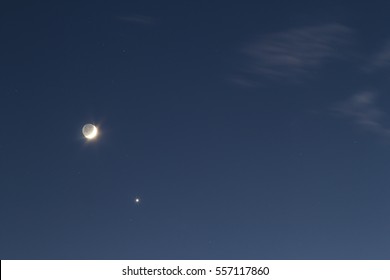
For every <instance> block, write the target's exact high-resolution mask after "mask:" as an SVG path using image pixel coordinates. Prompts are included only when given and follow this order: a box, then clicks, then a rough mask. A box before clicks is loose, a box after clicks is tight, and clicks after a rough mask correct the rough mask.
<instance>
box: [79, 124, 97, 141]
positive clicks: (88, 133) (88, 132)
mask: <svg viewBox="0 0 390 280" xmlns="http://www.w3.org/2000/svg"><path fill="white" fill-rule="evenodd" d="M82 131H83V135H84V137H85V138H87V139H88V140H90V139H94V138H95V137H96V136H97V134H98V129H97V127H96V126H94V125H93V124H90V123H88V124H86V125H84V126H83V130H82Z"/></svg>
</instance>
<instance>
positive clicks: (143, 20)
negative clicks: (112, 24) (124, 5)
mask: <svg viewBox="0 0 390 280" xmlns="http://www.w3.org/2000/svg"><path fill="white" fill-rule="evenodd" d="M118 19H119V20H121V21H125V22H131V23H137V24H144V25H150V24H153V23H154V20H153V18H152V17H149V16H143V15H131V16H120V17H118Z"/></svg>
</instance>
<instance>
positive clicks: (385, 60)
mask: <svg viewBox="0 0 390 280" xmlns="http://www.w3.org/2000/svg"><path fill="white" fill-rule="evenodd" d="M388 66H390V41H389V42H387V43H386V44H385V46H384V47H383V48H382V49H381V50H380V51H378V52H377V53H375V54H374V55H372V56H371V59H370V61H369V65H368V67H367V70H369V71H372V70H376V69H379V68H384V67H388Z"/></svg>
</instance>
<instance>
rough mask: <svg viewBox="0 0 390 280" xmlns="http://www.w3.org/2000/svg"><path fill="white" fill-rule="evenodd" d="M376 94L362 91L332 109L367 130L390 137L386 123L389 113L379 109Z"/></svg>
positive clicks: (389, 130)
mask: <svg viewBox="0 0 390 280" xmlns="http://www.w3.org/2000/svg"><path fill="white" fill-rule="evenodd" d="M376 97H377V96H376V94H375V93H373V92H369V91H368V92H361V93H358V94H356V95H354V96H352V97H351V98H349V99H347V100H346V101H344V102H341V103H339V104H337V105H336V106H334V107H333V108H332V110H333V111H334V112H337V113H339V114H341V115H344V116H346V117H349V118H351V119H352V120H353V121H354V122H355V123H356V124H358V125H359V126H361V127H363V128H364V129H366V130H369V131H372V132H375V133H378V134H380V135H383V136H386V137H390V127H388V126H387V125H386V123H385V122H386V119H387V118H388V115H387V114H386V113H385V112H384V111H382V110H380V109H379V107H378V105H377V103H376Z"/></svg>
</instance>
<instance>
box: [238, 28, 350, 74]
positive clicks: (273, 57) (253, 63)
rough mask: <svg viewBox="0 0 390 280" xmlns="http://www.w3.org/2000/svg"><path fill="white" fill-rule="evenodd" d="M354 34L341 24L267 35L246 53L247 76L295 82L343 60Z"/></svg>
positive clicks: (252, 45) (245, 51) (246, 50)
mask: <svg viewBox="0 0 390 280" xmlns="http://www.w3.org/2000/svg"><path fill="white" fill-rule="evenodd" d="M351 33H352V30H351V29H350V28H348V27H345V26H343V25H340V24H327V25H321V26H314V27H304V28H297V29H291V30H289V31H286V32H279V33H274V34H270V35H267V36H265V37H263V38H261V39H260V40H258V41H257V42H254V43H252V44H249V45H248V46H246V47H245V48H244V49H243V53H244V54H245V55H246V56H247V57H248V64H247V67H246V75H248V76H252V77H251V78H253V77H261V76H263V77H268V78H291V77H297V76H299V75H302V74H306V73H308V72H309V71H312V70H313V69H316V68H318V67H319V66H321V65H322V64H323V63H324V62H325V61H326V60H328V59H331V58H335V57H340V56H341V54H340V51H339V48H340V47H341V46H343V45H345V43H347V42H348V41H349V38H350V35H351Z"/></svg>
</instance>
